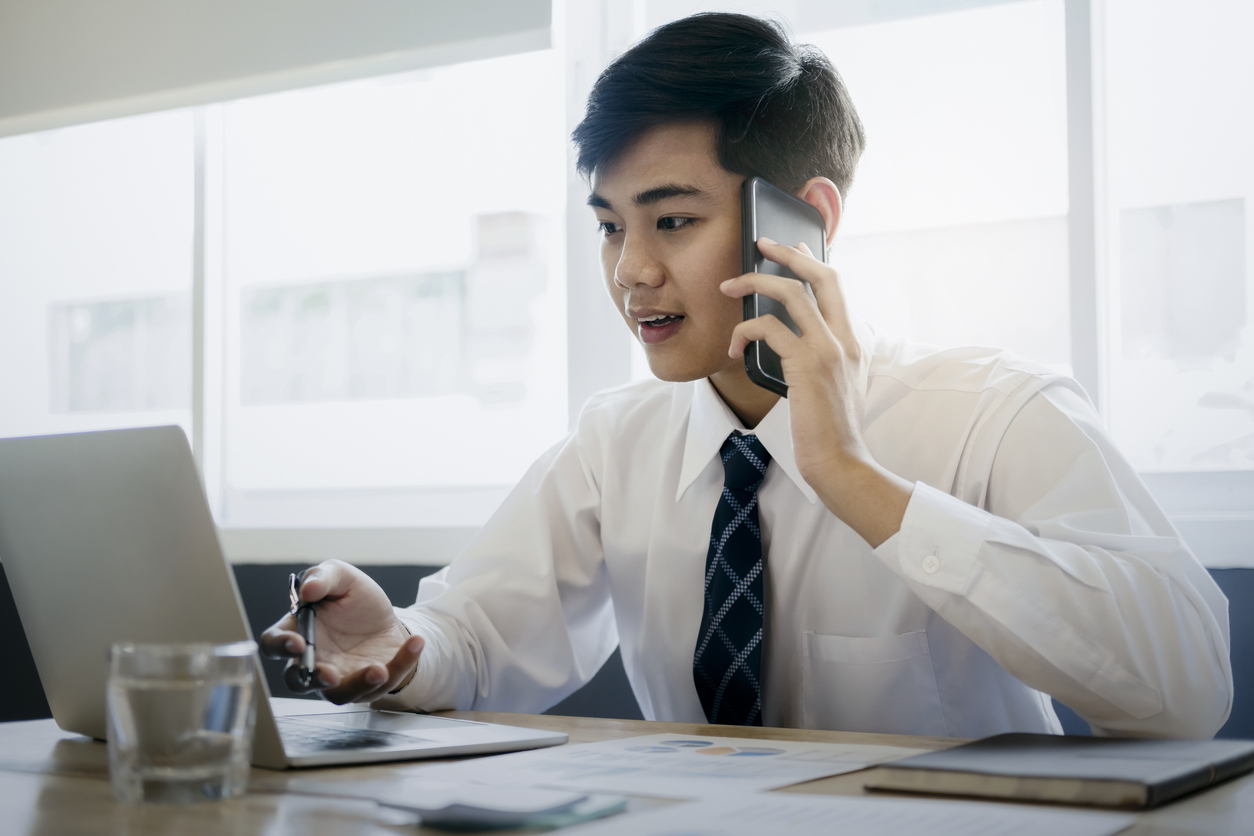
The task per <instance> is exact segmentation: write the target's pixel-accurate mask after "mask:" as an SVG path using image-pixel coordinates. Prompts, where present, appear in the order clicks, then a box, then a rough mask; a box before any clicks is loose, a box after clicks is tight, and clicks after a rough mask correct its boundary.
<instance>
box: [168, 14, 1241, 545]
mask: <svg viewBox="0 0 1254 836" xmlns="http://www.w3.org/2000/svg"><path fill="white" fill-rule="evenodd" d="M999 2H1013V0H932V2H931V3H928V4H926V6H927V7H926V8H921V7H922V6H924V5H925V4H923V3H919V4H911V6H910V8H909V9H908V10H905V11H902V10H896V11H893V12H886V13H885V14H886V15H887V16H890V17H913V16H920V15H925V14H931V13H935V12H939V11H948V10H952V9H957V8H967V7H972V6H983V5H993V4H996V3H999ZM1063 3H1064V21H1065V23H1064V25H1065V52H1066V55H1065V63H1066V102H1067V150H1068V162H1067V168H1068V194H1069V210H1068V214H1067V228H1068V237H1069V255H1068V259H1069V267H1070V276H1069V282H1070V326H1071V361H1072V367H1073V369H1074V376H1075V378H1076V379H1077V380H1078V381H1079V383H1080V384H1081V385H1082V386H1083V387H1084V389H1085V391H1087V392H1088V393H1089V395H1090V397H1091V399H1092V401H1093V403H1094V405H1095V407H1097V409H1098V412H1099V414H1101V415H1102V417H1103V420H1106V408H1105V407H1106V404H1107V403H1108V389H1109V377H1108V376H1109V362H1108V351H1109V345H1108V333H1107V328H1106V327H1105V323H1106V321H1107V319H1108V317H1109V315H1110V306H1109V301H1108V300H1109V296H1110V276H1109V272H1108V265H1107V259H1106V256H1105V253H1106V249H1107V244H1108V242H1107V229H1106V212H1107V207H1106V205H1105V199H1106V193H1105V188H1104V166H1105V160H1104V156H1105V136H1104V125H1103V115H1104V107H1105V102H1104V90H1105V84H1104V81H1105V79H1104V70H1103V54H1102V44H1103V42H1104V31H1103V26H1104V2H1103V0H1063ZM799 6H800V7H801V9H800V10H799V12H800V16H802V17H803V21H802V22H803V23H804V22H806V21H805V20H804V16H805V12H806V3H804V2H803V3H801V4H799ZM648 8H649V6H648V3H647V2H646V0H617V1H616V0H595V1H594V2H569V3H566V2H563V0H556V2H555V5H554V11H553V17H552V21H553V27H554V37H553V41H552V46H553V48H554V49H556V50H559V51H560V52H562V53H563V55H564V65H565V68H566V127H567V130H568V131H570V130H573V128H574V127H575V125H576V124H577V123H578V122H579V120H580V119H581V118H582V117H583V107H584V102H585V100H586V97H587V94H588V92H589V91H590V89H591V87H592V84H593V82H594V81H595V79H596V77H597V75H598V74H599V73H600V71H601V69H602V68H603V67H605V66H606V65H608V63H609V62H610V61H611V60H612V59H613V58H614V57H615V56H616V55H618V54H619V53H621V52H622V51H623V50H624V49H626V48H627V47H628V46H629V45H630V44H631V43H632V42H634V41H635V40H636V39H637V38H638V37H640V36H641V35H643V34H644V32H645V31H646V29H647V20H648V14H647V12H648ZM816 8H817V7H816ZM851 14H852V13H851ZM809 16H810V17H816V13H815V12H814V11H813V10H810V14H809ZM829 16H830V15H829ZM836 18H837V22H836V23H834V24H833V23H831V21H826V24H827V26H826V28H831V26H833V25H852V24H855V23H866V22H871V21H869V20H862V19H861V18H859V17H858V16H857V15H854V16H853V17H852V18H850V19H847V20H846V19H843V18H842V17H841V15H840V14H837V16H836ZM810 28H811V29H814V28H817V27H816V26H811V27H810ZM222 107H223V106H222V105H209V106H203V107H200V108H197V109H196V122H195V124H196V165H195V195H196V202H197V205H196V209H195V216H194V217H195V228H194V230H193V253H194V269H193V290H192V308H193V352H192V358H193V359H192V361H193V373H192V380H193V396H192V421H191V426H192V439H191V441H192V449H193V453H194V455H195V457H196V462H197V465H198V466H199V467H200V469H201V473H202V474H203V477H204V480H205V487H206V491H207V494H208V496H209V499H210V503H211V505H212V506H213V507H214V509H215V511H216V512H220V511H221V502H222V498H223V496H224V485H223V482H222V462H221V451H222V435H221V425H222V415H221V410H215V409H214V408H213V404H214V403H215V401H216V403H218V404H221V403H222V393H223V392H224V391H225V388H224V382H225V375H226V374H227V369H226V367H225V363H224V358H223V357H221V356H216V355H214V354H213V352H212V344H213V341H212V340H207V334H209V333H210V332H214V331H215V329H216V333H217V334H219V335H221V334H222V321H223V311H222V300H221V288H222V282H221V265H220V259H219V258H218V253H220V251H221V242H220V241H213V240H207V239H206V235H207V233H208V228H209V227H211V226H212V225H210V224H207V223H206V218H207V216H209V215H210V214H211V213H213V212H215V211H216V212H221V206H222V195H221V179H220V178H221V172H214V171H212V170H210V169H207V168H206V164H205V163H206V148H207V147H208V145H210V144H212V143H214V142H220V141H221V108H222ZM566 194H567V198H566V218H565V232H566V242H565V247H566V277H567V279H566V281H567V306H566V332H567V345H568V347H574V346H578V350H577V351H575V350H568V352H567V393H568V403H569V419H570V426H572V427H573V426H574V424H575V421H576V420H577V418H578V415H579V411H580V409H581V408H582V406H583V404H584V403H585V402H586V400H587V399H588V397H590V396H591V395H592V394H593V393H595V392H596V391H598V390H600V389H604V388H606V387H610V386H615V385H619V384H622V383H626V382H628V381H629V380H630V379H631V377H632V353H631V343H630V340H629V339H628V338H627V334H626V332H625V330H624V329H623V328H622V326H621V324H620V323H619V317H618V316H617V314H616V312H615V311H614V310H613V308H612V306H610V305H608V304H606V299H605V290H604V288H603V287H602V283H601V281H600V280H599V276H600V260H599V254H598V245H597V240H596V237H595V236H594V235H592V234H591V233H590V226H591V222H590V220H589V218H588V217H587V209H586V206H585V200H586V197H587V184H586V183H585V182H584V181H583V180H582V179H581V178H580V177H579V176H578V175H576V174H575V173H574V166H573V159H571V161H570V163H569V164H568V166H567V189H566ZM1142 479H1143V481H1144V482H1145V484H1146V486H1147V488H1148V489H1149V490H1150V492H1151V493H1152V494H1153V495H1154V496H1155V498H1156V499H1157V500H1158V501H1159V503H1160V504H1161V505H1162V507H1163V510H1164V511H1165V512H1166V514H1167V516H1168V517H1169V518H1170V519H1171V520H1172V522H1173V524H1174V525H1176V527H1177V528H1178V530H1179V531H1180V532H1181V534H1182V535H1183V536H1184V537H1185V540H1186V542H1188V543H1189V544H1190V546H1191V547H1192V548H1193V550H1194V552H1195V553H1196V554H1197V556H1198V557H1199V559H1201V560H1202V562H1203V563H1204V564H1205V565H1207V566H1209V567H1211V568H1225V567H1252V568H1254V549H1250V550H1247V551H1244V552H1243V551H1242V548H1241V546H1240V544H1242V543H1245V542H1254V472H1215V473H1158V474H1155V473H1145V474H1142ZM416 493H421V492H416ZM475 531H477V529H476V528H475V527H467V526H455V527H443V526H439V527H437V526H431V527H422V528H392V527H378V528H321V529H314V528H269V527H267V528H260V527H258V528H224V529H220V533H221V539H222V542H223V546H224V550H225V552H226V554H227V557H228V559H230V560H231V561H232V562H250V563H255V562H289V561H292V560H305V561H309V560H324V559H328V558H340V559H343V560H347V561H349V562H355V563H363V564H380V563H418V564H422V565H445V564H447V563H448V562H450V561H451V560H452V559H453V558H454V557H455V556H456V555H457V553H459V552H460V551H461V549H462V548H463V547H464V546H465V545H466V544H467V543H468V542H469V541H470V539H471V537H473V535H474V533H475Z"/></svg>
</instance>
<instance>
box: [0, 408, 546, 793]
mask: <svg viewBox="0 0 1254 836" xmlns="http://www.w3.org/2000/svg"><path fill="white" fill-rule="evenodd" d="M0 562H2V563H3V565H4V571H5V574H6V575H7V576H8V581H9V585H10V587H11V588H12V590H13V598H14V600H15V601H16V603H17V610H18V615H19V616H20V617H21V620H22V627H23V628H24V629H25V631H26V637H27V639H28V640H29V642H30V647H31V652H32V654H33V655H34V657H35V665H36V667H37V668H38V670H39V678H40V680H41V681H42V682H43V687H44V693H45V694H46V695H47V698H48V704H49V706H51V708H52V715H53V717H54V718H55V719H56V722H57V725H59V726H60V727H61V728H63V729H65V730H66V731H73V732H79V733H81V734H85V735H89V736H91V737H94V738H97V739H101V740H103V739H104V737H105V678H106V667H105V660H106V654H107V651H108V649H109V647H110V645H111V644H113V643H114V642H119V641H133V642H215V643H218V642H234V641H240V640H244V639H251V638H252V635H251V632H250V630H249V627H248V619H247V618H246V617H245V615H244V608H243V605H242V603H241V602H240V597H239V591H238V589H236V586H235V575H234V573H233V572H232V571H231V567H230V566H229V565H228V564H227V562H226V559H225V558H224V557H223V554H222V548H221V546H220V544H219V542H218V536H217V531H216V530H215V528H214V524H213V518H212V515H211V514H210V512H209V505H208V503H207V502H206V500H205V494H204V490H203V488H202V487H201V483H200V478H199V477H198V475H197V472H196V466H195V463H194V462H193V460H192V454H191V449H190V447H189V446H188V443H187V437H186V436H185V435H184V433H183V430H182V429H181V428H180V427H177V426H171V427H145V428H140V429H128V430H111V431H105V432H89V433H72V434H66V435H48V436H35V437H29V438H8V439H0ZM278 615H281V613H276V617H277V616H278ZM254 665H255V671H256V682H257V687H258V701H257V726H256V734H255V737H254V740H253V755H252V757H253V763H254V764H255V765H257V766H262V767H267V768H270V769H285V768H289V767H305V766H327V765H333V764H351V763H373V762H380V761H397V760H410V759H417V758H428V757H442V756H448V755H471V754H481V753H490V752H511V751H516V750H520V749H534V748H539V747H542V746H555V745H558V744H561V743H565V742H566V739H567V736H566V735H565V734H562V733H559V732H551V731H539V730H535V729H524V728H517V727H514V726H505V725H499V724H495V723H479V722H473V721H469V720H457V719H453V718H449V717H437V716H429V715H422V714H410V713H406V712H390V711H375V710H372V709H369V708H367V707H365V706H345V707H335V706H331V705H330V704H328V703H323V702H320V701H316V700H290V699H288V700H273V701H272V700H271V699H270V694H269V689H268V688H267V687H266V678H265V676H264V675H263V673H262V670H261V662H260V660H259V659H256V660H254ZM302 704H303V705H302Z"/></svg>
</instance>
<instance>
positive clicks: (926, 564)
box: [923, 554, 940, 575]
mask: <svg viewBox="0 0 1254 836" xmlns="http://www.w3.org/2000/svg"><path fill="white" fill-rule="evenodd" d="M939 568H940V561H939V560H938V559H937V558H936V555H934V554H929V555H928V556H927V557H925V558H923V571H924V572H927V573H928V574H929V575H935V574H936V570H937V569H939Z"/></svg>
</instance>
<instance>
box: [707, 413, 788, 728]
mask: <svg viewBox="0 0 1254 836" xmlns="http://www.w3.org/2000/svg"><path fill="white" fill-rule="evenodd" d="M719 453H720V455H721V456H722V459H723V474H724V477H725V478H724V482H723V495H722V497H721V498H720V499H719V501H718V507H717V508H716V509H715V510H714V525H713V528H712V530H711V532H710V551H709V553H708V554H707V555H706V559H705V611H704V612H703V613H702V614H701V633H700V634H699V637H698V639H697V650H696V653H694V654H693V657H692V675H693V679H694V680H695V681H696V683H697V695H698V696H699V697H700V698H701V707H702V708H704V709H705V716H706V718H707V719H708V720H709V721H710V722H711V723H725V724H729V725H736V726H760V725H762V686H761V684H760V683H759V681H758V676H759V672H760V671H761V668H762V612H763V596H762V573H763V571H765V568H766V567H765V565H764V564H763V561H762V532H761V530H760V529H759V528H758V485H760V484H762V477H763V476H765V475H766V466H767V465H768V464H770V461H771V454H770V453H768V452H766V448H765V447H763V446H762V442H760V441H758V437H757V436H755V435H741V434H740V433H739V432H733V433H732V434H731V435H730V436H728V438H727V441H726V442H724V443H723V447H722V449H721V450H720V451H719Z"/></svg>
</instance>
